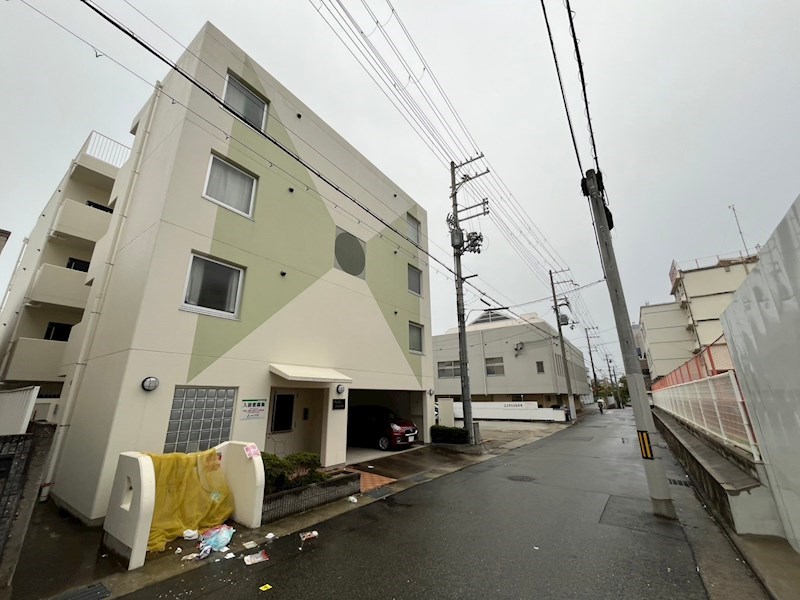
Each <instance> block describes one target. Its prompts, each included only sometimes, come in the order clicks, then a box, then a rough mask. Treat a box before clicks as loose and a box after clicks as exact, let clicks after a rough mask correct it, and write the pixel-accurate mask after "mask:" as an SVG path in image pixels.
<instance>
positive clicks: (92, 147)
mask: <svg viewBox="0 0 800 600" xmlns="http://www.w3.org/2000/svg"><path fill="white" fill-rule="evenodd" d="M81 152H83V153H85V154H88V155H89V156H93V157H94V158H96V159H97V160H102V161H103V162H104V163H108V164H109V165H113V166H115V167H117V168H119V167H121V166H122V165H124V164H125V161H126V160H128V157H129V156H130V154H131V149H130V148H128V147H127V146H126V145H124V144H120V143H119V142H118V141H116V140H112V139H111V138H110V137H106V136H104V135H103V134H102V133H97V132H96V131H92V133H91V134H89V139H87V140H86V143H85V144H84V145H83V148H81Z"/></svg>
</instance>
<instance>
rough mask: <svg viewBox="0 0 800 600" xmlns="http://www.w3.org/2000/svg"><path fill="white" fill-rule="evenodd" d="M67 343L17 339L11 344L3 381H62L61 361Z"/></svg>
mask: <svg viewBox="0 0 800 600" xmlns="http://www.w3.org/2000/svg"><path fill="white" fill-rule="evenodd" d="M66 347H67V342H57V341H54V340H39V339H35V338H18V339H16V340H14V342H12V344H11V350H10V351H9V357H8V361H7V363H6V369H5V372H4V373H3V381H34V382H44V381H62V382H63V381H64V377H63V376H62V375H64V374H63V373H61V372H60V371H61V361H62V357H63V356H64V349H65V348H66Z"/></svg>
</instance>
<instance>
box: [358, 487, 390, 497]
mask: <svg viewBox="0 0 800 600" xmlns="http://www.w3.org/2000/svg"><path fill="white" fill-rule="evenodd" d="M391 493H392V490H391V489H390V488H388V487H382V488H378V489H375V490H371V491H369V492H367V493H365V494H364V495H365V496H369V497H370V498H375V499H380V498H385V497H386V496H388V495H390V494H391Z"/></svg>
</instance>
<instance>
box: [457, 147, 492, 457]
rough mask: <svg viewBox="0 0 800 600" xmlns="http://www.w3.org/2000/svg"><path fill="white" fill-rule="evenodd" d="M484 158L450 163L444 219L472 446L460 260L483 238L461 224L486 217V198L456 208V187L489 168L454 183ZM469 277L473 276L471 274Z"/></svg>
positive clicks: (466, 420)
mask: <svg viewBox="0 0 800 600" xmlns="http://www.w3.org/2000/svg"><path fill="white" fill-rule="evenodd" d="M481 158H483V154H481V155H479V156H476V157H475V158H472V159H470V160H468V161H465V162H463V163H461V164H458V165H457V164H456V163H455V162H453V161H450V199H451V200H452V201H453V212H452V213H451V214H449V215H448V216H447V224H448V225H449V226H450V245H451V246H452V247H453V262H454V263H455V269H454V270H455V280H456V312H457V314H458V359H459V365H460V370H461V406H462V407H463V408H464V427H466V429H467V432H468V433H469V443H470V445H472V446H474V445H475V444H476V443H478V441H479V440H478V436H476V435H475V425H474V423H473V419H472V394H471V392H470V389H469V358H468V356H467V326H466V318H465V315H464V280H465V279H466V278H465V277H462V275H461V257H462V256H463V255H464V253H466V252H476V253H480V251H481V243H482V242H483V235H482V234H480V233H476V232H474V231H472V232H469V233H465V232H464V230H463V229H461V223H462V222H463V221H467V220H469V219H472V218H475V217H479V216H482V215H486V214H489V199H488V198H485V199H484V200H483V201H482V202H480V203H479V204H476V205H474V206H468V207H465V208H459V207H458V190H459V188H460V187H461V186H462V185H464V184H465V183H467V182H468V181H472V180H473V179H477V178H478V177H481V176H483V175H486V174H487V173H488V172H489V169H486V170H485V171H483V172H481V173H478V174H475V175H467V174H465V175H462V176H461V181H457V177H456V172H457V171H458V169H460V168H462V167H465V166H466V165H468V164H470V163H472V162H474V161H476V160H479V159H481ZM474 208H480V209H481V212H476V213H473V214H470V215H468V216H466V217H463V218H462V217H461V213H463V212H466V211H469V210H472V209H474ZM470 277H474V275H471V276H470Z"/></svg>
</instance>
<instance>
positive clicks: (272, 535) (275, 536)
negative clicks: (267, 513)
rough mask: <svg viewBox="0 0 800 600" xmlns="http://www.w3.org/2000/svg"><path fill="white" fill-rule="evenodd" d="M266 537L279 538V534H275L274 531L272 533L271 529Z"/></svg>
mask: <svg viewBox="0 0 800 600" xmlns="http://www.w3.org/2000/svg"><path fill="white" fill-rule="evenodd" d="M264 537H266V538H267V539H268V540H276V539H278V536H277V535H275V534H274V533H272V532H271V531H270V532H269V533H268V534H267V535H266V536H264Z"/></svg>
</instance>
